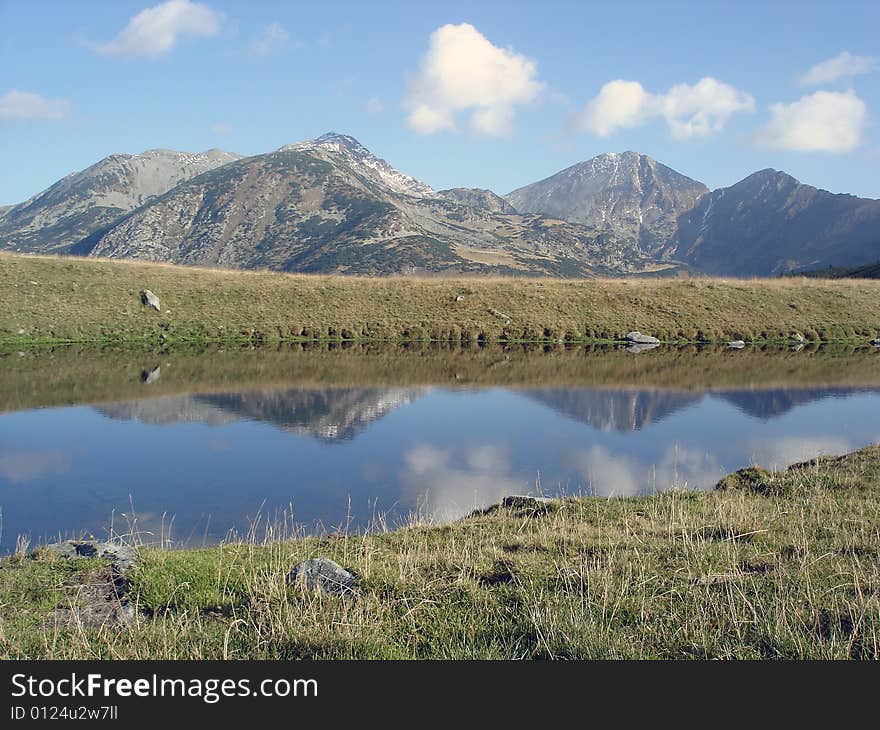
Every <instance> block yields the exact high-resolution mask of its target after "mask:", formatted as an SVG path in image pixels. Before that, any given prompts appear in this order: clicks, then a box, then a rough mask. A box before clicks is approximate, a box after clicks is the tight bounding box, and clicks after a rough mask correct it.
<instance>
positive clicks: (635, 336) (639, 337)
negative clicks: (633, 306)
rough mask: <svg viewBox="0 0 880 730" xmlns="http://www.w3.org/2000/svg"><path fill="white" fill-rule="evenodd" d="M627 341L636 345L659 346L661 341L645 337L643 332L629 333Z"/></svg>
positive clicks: (648, 336) (649, 336)
mask: <svg viewBox="0 0 880 730" xmlns="http://www.w3.org/2000/svg"><path fill="white" fill-rule="evenodd" d="M626 341H627V342H633V343H635V344H636V345H659V344H660V340H658V339H657V338H656V337H652V336H651V335H643V334H642V333H641V332H627V333H626Z"/></svg>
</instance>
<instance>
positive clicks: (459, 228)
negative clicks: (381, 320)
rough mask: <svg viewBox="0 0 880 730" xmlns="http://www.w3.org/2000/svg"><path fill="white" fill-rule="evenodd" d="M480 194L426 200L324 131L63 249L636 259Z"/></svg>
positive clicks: (340, 267) (386, 268) (343, 264)
mask: <svg viewBox="0 0 880 730" xmlns="http://www.w3.org/2000/svg"><path fill="white" fill-rule="evenodd" d="M495 197H497V196H493V195H492V194H485V193H483V192H482V191H479V192H474V191H469V192H461V191H456V192H453V193H449V192H446V193H436V192H435V191H433V190H432V189H431V188H430V187H428V186H427V185H425V184H424V183H421V182H419V181H417V180H415V179H413V178H411V177H409V176H407V175H404V174H403V173H399V172H397V171H396V170H394V169H393V168H391V167H390V166H389V165H388V164H387V163H386V162H384V161H383V160H379V159H378V158H376V157H375V156H373V155H372V154H371V153H369V152H368V151H367V150H365V149H364V148H363V147H362V146H361V145H360V144H359V143H358V142H357V141H356V140H354V139H353V138H351V137H346V136H344V135H337V134H330V135H325V136H323V137H319V138H318V139H317V140H314V141H309V142H304V143H298V144H295V145H287V146H285V147H282V148H281V149H279V150H277V151H275V152H271V153H268V154H265V155H257V156H255V157H249V158H245V159H241V160H238V161H235V162H232V163H229V164H226V165H224V166H222V167H219V168H217V169H215V170H212V171H210V172H207V173H205V174H202V175H199V176H197V177H195V178H192V179H190V180H187V181H184V182H182V183H180V184H178V185H177V186H176V187H174V188H173V189H171V190H169V191H168V192H167V193H165V194H163V195H160V196H158V197H157V198H155V199H153V200H151V201H150V202H148V203H147V204H145V205H143V206H142V207H140V208H138V209H137V210H135V211H133V212H132V213H130V214H129V215H126V216H124V217H123V218H121V219H120V220H118V221H117V222H115V223H114V224H112V225H110V226H108V227H106V228H104V229H101V230H98V231H96V232H95V233H94V234H92V235H90V236H88V237H86V238H85V239H84V240H83V241H81V242H80V243H79V244H77V245H76V246H75V247H74V248H73V249H72V250H73V252H75V253H79V254H89V255H94V256H107V257H125V258H137V259H144V260H150V261H166V262H173V263H183V264H203V265H211V266H221V267H231V268H258V267H265V268H269V269H274V270H281V271H303V272H319V271H320V272H340V273H359V274H392V273H411V272H418V271H424V272H442V271H448V272H458V273H480V272H487V271H492V272H497V273H506V274H517V273H519V274H528V273H545V274H553V275H557V276H559V275H562V276H584V275H589V274H593V273H601V274H611V273H617V272H620V271H624V270H629V269H631V268H638V267H640V266H643V265H645V262H646V257H645V256H640V255H638V254H635V255H633V253H632V252H631V251H625V250H623V247H618V246H615V245H614V242H611V243H610V244H609V243H608V242H602V241H600V240H598V239H597V236H596V233H595V231H593V230H591V229H588V228H586V227H584V226H582V225H579V224H576V223H568V222H565V221H560V220H550V219H546V218H544V217H542V216H537V215H526V216H522V215H517V214H516V213H513V212H505V211H510V210H511V209H510V208H509V207H508V206H507V205H506V204H504V203H503V202H499V201H497V200H495Z"/></svg>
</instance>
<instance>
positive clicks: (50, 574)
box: [0, 446, 880, 659]
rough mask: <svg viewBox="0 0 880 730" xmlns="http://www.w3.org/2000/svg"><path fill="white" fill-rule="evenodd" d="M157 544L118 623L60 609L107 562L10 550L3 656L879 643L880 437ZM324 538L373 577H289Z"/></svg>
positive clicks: (787, 647) (760, 648)
mask: <svg viewBox="0 0 880 730" xmlns="http://www.w3.org/2000/svg"><path fill="white" fill-rule="evenodd" d="M140 553H141V554H140V558H139V563H138V564H137V565H136V567H135V568H134V570H133V572H132V573H131V574H130V586H129V596H130V597H131V600H132V601H133V603H134V604H135V605H136V607H137V611H138V613H137V616H136V618H135V619H134V621H133V622H132V623H130V624H129V625H126V626H107V627H104V628H90V627H87V626H83V625H80V624H77V623H75V622H74V623H73V624H71V623H69V622H59V621H57V620H53V619H52V618H51V617H52V616H53V611H55V610H57V609H58V608H59V607H61V608H64V607H66V606H70V605H75V604H76V602H77V601H78V600H79V598H78V595H80V591H82V589H83V586H87V585H88V583H89V579H90V578H89V576H91V575H93V574H94V573H95V572H96V568H95V564H94V563H90V562H88V561H85V560H77V561H65V560H61V559H57V558H55V559H53V558H51V557H50V556H48V555H46V554H40V553H39V552H38V553H37V554H36V556H35V557H23V556H16V557H12V558H7V559H5V560H3V561H2V562H0V656H2V657H6V658H12V657H16V658H19V657H53V658H91V657H100V658H107V659H113V658H163V659H164V658H170V659H187V658H235V659H239V658H277V659H290V658H304V657H314V658H379V657H390V658H425V657H437V658H450V657H477V658H481V657H486V658H502V657H503V658H579V657H584V658H588V657H601V658H620V657H629V658H656V657H660V658H704V657H713V658H797V657H811V658H857V659H880V447H878V446H874V447H870V448H867V449H863V450H861V451H858V452H855V453H853V454H850V455H848V456H844V457H840V458H824V459H819V460H816V461H814V462H810V463H807V464H803V465H799V466H795V467H792V468H790V469H788V470H785V471H781V472H774V473H767V472H764V471H762V470H757V469H752V470H746V471H744V472H738V473H737V474H735V475H731V476H729V477H726V478H725V479H724V480H722V482H721V483H720V485H719V488H718V489H716V490H714V491H710V492H702V493H684V492H669V493H664V494H659V495H656V496H651V497H644V498H627V499H594V498H585V499H573V500H568V501H565V502H560V503H555V504H554V505H553V506H552V507H551V508H550V509H549V510H548V511H547V512H546V513H540V514H535V513H534V512H529V511H528V510H516V509H504V510H498V511H495V512H493V513H491V514H484V515H478V516H472V517H470V518H467V519H464V520H461V521H459V522H456V523H454V524H450V525H445V526H441V527H431V526H420V525H413V526H410V527H407V528H404V529H400V530H398V531H395V532H387V533H381V532H380V533H378V534H369V535H366V536H335V537H326V538H310V539H304V540H290V541H283V540H280V541H272V542H268V543H266V544H230V545H223V546H219V547H215V548H210V549H200V550H182V551H169V550H160V549H155V548H142V549H141V551H140ZM317 556H324V557H329V558H332V559H334V560H336V561H337V562H339V563H340V564H341V565H343V566H344V567H346V568H348V569H350V570H352V571H353V572H355V573H356V574H357V575H358V576H359V577H360V579H361V581H362V587H363V592H362V595H361V596H360V597H359V598H358V599H357V600H346V599H340V598H335V597H330V596H322V595H319V594H303V593H302V591H301V590H299V589H298V588H297V587H286V586H285V582H284V576H285V574H286V573H287V572H288V571H289V570H290V568H291V567H292V566H293V565H294V564H296V563H297V562H299V561H301V560H304V559H306V558H311V557H317Z"/></svg>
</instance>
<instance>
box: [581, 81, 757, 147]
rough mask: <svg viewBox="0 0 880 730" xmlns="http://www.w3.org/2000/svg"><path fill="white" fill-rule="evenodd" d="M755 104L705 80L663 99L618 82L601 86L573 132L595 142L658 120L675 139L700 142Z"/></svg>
mask: <svg viewBox="0 0 880 730" xmlns="http://www.w3.org/2000/svg"><path fill="white" fill-rule="evenodd" d="M754 109H755V100H754V99H753V98H752V97H751V96H750V95H749V94H746V93H745V92H743V91H739V90H738V89H736V88H734V87H733V86H730V85H729V84H725V83H723V82H722V81H718V80H717V79H713V78H712V77H710V76H707V77H705V78H702V79H700V80H699V81H698V82H697V83H696V84H694V85H690V84H677V85H675V86H673V87H672V88H671V89H669V91H667V92H666V93H665V94H652V93H649V92H648V91H646V90H645V88H644V87H643V86H642V85H641V84H640V83H639V82H638V81H624V80H623V79H617V80H615V81H609V82H608V83H607V84H605V85H604V86H603V87H602V88H601V90H600V91H599V93H598V94H597V95H596V96H595V97H594V98H593V99H591V100H590V101H589V103H588V104H587V105H586V107H585V108H584V109H583V111H582V112H580V113H579V114H577V115H576V116H575V118H574V124H573V126H574V128H575V130H577V131H580V132H588V133H590V134H594V135H596V136H597V137H607V136H609V135H611V134H614V133H615V132H616V131H618V130H619V129H623V128H627V127H635V126H637V125H639V124H644V123H645V122H647V121H649V120H650V119H655V118H662V119H664V120H665V121H666V123H667V124H668V125H669V129H670V131H671V132H672V136H673V137H675V138H676V139H681V140H685V139H689V138H691V137H704V136H706V135H708V134H711V133H713V132H719V131H721V130H722V129H723V128H724V125H725V124H726V123H727V120H728V119H730V117H731V116H732V115H734V114H737V113H739V112H751V111H754Z"/></svg>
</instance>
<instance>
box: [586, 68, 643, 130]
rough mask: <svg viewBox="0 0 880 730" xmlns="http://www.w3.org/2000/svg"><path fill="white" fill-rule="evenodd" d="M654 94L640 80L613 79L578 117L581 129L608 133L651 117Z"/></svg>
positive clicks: (632, 125)
mask: <svg viewBox="0 0 880 730" xmlns="http://www.w3.org/2000/svg"><path fill="white" fill-rule="evenodd" d="M650 98H651V95H650V94H648V92H646V91H645V89H644V87H643V86H642V85H641V84H640V83H639V82H638V81H624V80H622V79H618V80H616V81H609V82H608V83H607V84H605V85H604V86H603V87H602V89H601V90H600V91H599V93H598V94H597V95H596V96H595V98H593V99H592V100H591V101H590V102H589V103H588V104H587V106H586V108H585V109H584V110H583V112H581V113H580V114H579V115H578V117H577V119H576V120H575V126H576V127H577V128H578V130H579V131H583V132H590V133H592V134H595V135H596V136H598V137H607V136H608V135H609V134H613V133H614V132H616V131H617V130H618V129H620V128H621V127H634V126H635V125H637V124H641V123H642V122H643V121H645V119H647V117H648V109H649V108H650V104H651V102H650Z"/></svg>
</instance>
